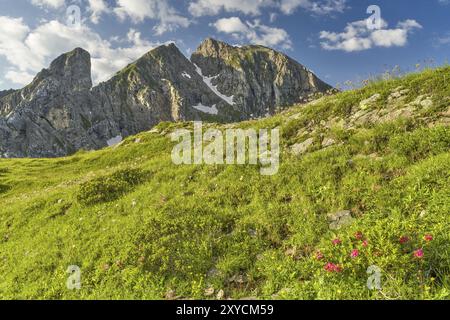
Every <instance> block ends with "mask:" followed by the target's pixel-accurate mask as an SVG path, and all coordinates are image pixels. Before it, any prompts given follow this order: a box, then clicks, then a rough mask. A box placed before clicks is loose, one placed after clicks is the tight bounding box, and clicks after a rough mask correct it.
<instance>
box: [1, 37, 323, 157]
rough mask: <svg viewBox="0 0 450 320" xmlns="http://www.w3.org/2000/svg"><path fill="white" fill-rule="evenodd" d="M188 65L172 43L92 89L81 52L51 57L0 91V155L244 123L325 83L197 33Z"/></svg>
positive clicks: (282, 60)
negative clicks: (166, 126)
mask: <svg viewBox="0 0 450 320" xmlns="http://www.w3.org/2000/svg"><path fill="white" fill-rule="evenodd" d="M191 61H192V62H191ZM191 61H189V60H188V59H187V58H186V57H185V56H184V55H183V54H182V53H181V52H180V51H179V50H178V48H177V47H176V46H175V45H173V44H170V45H165V46H161V47H158V48H155V49H153V50H151V51H149V52H148V53H146V54H145V55H144V56H142V57H141V58H140V59H138V60H137V61H136V62H134V63H132V64H130V65H128V66H127V67H126V68H124V69H123V70H121V71H120V72H118V73H117V74H116V75H115V76H113V77H112V78H111V79H110V80H108V81H106V82H103V83H101V84H99V85H98V86H96V87H92V81H91V62H90V55H89V53H88V52H87V51H85V50H83V49H80V48H77V49H75V50H73V51H71V52H69V53H66V54H63V55H61V56H60V57H58V58H57V59H56V60H55V61H53V62H52V63H51V65H50V67H49V68H48V69H44V70H42V71H41V72H40V73H39V74H38V75H37V76H36V77H35V78H34V80H33V81H32V82H31V83H30V84H29V85H28V86H26V87H25V88H23V89H21V90H9V91H1V92H0V157H56V156H64V155H68V154H71V153H73V152H75V151H77V150H80V149H86V150H91V149H99V148H102V147H105V146H107V145H108V141H109V140H111V138H116V140H117V138H118V137H126V136H129V135H133V134H136V133H138V132H141V131H145V130H148V129H150V128H152V127H153V126H155V125H156V124H158V123H159V122H161V121H184V120H212V121H219V122H232V121H239V120H245V119H249V118H251V117H258V116H263V115H266V114H268V113H269V114H272V113H274V112H275V109H276V108H277V107H283V106H289V105H292V104H294V103H297V102H301V101H303V100H304V99H306V98H307V97H308V95H309V94H312V93H316V92H325V91H327V90H329V89H330V88H331V87H330V86H328V85H327V84H325V83H323V82H322V81H320V80H319V79H318V78H317V77H316V76H315V75H314V74H312V73H311V72H310V71H308V70H307V69H306V68H304V67H303V66H301V65H300V64H298V63H297V62H295V61H294V60H292V59H290V58H289V57H287V56H285V55H283V54H281V53H278V52H276V51H274V50H271V49H268V48H265V47H261V46H248V47H243V48H237V47H232V46H229V45H227V44H225V43H223V42H219V41H215V40H212V39H207V40H205V41H204V42H203V43H202V44H201V46H200V47H199V48H198V50H197V51H196V52H195V53H194V54H193V55H192V59H191Z"/></svg>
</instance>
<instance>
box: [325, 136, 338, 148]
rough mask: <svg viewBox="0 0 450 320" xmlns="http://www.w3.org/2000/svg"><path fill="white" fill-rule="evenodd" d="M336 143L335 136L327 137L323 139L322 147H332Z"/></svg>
mask: <svg viewBox="0 0 450 320" xmlns="http://www.w3.org/2000/svg"><path fill="white" fill-rule="evenodd" d="M334 144H336V141H335V140H334V139H333V138H325V139H323V141H322V147H323V148H327V147H330V146H332V145H334Z"/></svg>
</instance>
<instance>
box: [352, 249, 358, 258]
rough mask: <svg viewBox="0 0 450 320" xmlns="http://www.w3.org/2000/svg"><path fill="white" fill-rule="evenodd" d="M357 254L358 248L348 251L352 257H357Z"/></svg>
mask: <svg viewBox="0 0 450 320" xmlns="http://www.w3.org/2000/svg"><path fill="white" fill-rule="evenodd" d="M358 256H359V250H358V249H354V250H352V252H351V253H350V257H352V258H357V257H358Z"/></svg>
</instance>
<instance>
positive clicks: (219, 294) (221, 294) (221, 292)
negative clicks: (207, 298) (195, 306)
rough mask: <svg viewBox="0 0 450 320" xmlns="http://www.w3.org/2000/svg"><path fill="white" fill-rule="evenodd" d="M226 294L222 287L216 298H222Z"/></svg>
mask: <svg viewBox="0 0 450 320" xmlns="http://www.w3.org/2000/svg"><path fill="white" fill-rule="evenodd" d="M224 296H225V292H224V291H223V290H222V289H220V290H219V292H217V295H216V298H217V300H222V299H223V297H224Z"/></svg>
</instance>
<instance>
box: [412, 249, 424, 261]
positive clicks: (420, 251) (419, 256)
mask: <svg viewBox="0 0 450 320" xmlns="http://www.w3.org/2000/svg"><path fill="white" fill-rule="evenodd" d="M423 255H424V254H423V249H417V250H416V251H414V257H416V258H417V259H422V258H423Z"/></svg>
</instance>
